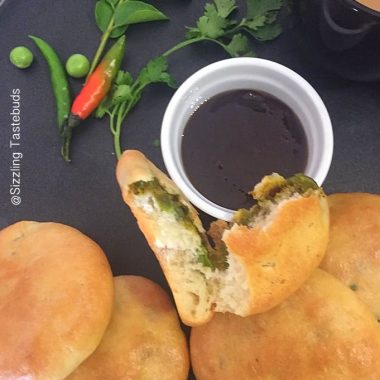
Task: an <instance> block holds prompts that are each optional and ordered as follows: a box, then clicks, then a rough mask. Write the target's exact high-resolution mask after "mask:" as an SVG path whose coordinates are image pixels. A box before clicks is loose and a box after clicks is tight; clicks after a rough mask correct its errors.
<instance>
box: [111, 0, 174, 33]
mask: <svg viewBox="0 0 380 380" xmlns="http://www.w3.org/2000/svg"><path fill="white" fill-rule="evenodd" d="M158 20H168V17H166V16H165V15H164V14H163V13H162V12H161V11H159V10H158V9H157V8H155V7H154V6H153V5H150V4H147V3H144V2H142V1H135V0H134V1H127V2H125V3H121V4H119V5H118V7H117V8H116V11H115V26H117V27H118V26H125V25H131V24H138V23H140V22H148V21H158Z"/></svg>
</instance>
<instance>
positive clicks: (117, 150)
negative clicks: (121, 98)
mask: <svg viewBox="0 0 380 380" xmlns="http://www.w3.org/2000/svg"><path fill="white" fill-rule="evenodd" d="M126 104H127V103H126V102H124V103H121V104H120V108H119V110H118V112H117V119H116V128H115V134H114V135H113V145H114V149H115V153H116V157H117V159H119V158H120V156H121V146H120V135H121V124H122V123H123V120H124V119H123V113H124V109H125V107H126ZM130 104H131V103H129V104H128V108H129V106H130Z"/></svg>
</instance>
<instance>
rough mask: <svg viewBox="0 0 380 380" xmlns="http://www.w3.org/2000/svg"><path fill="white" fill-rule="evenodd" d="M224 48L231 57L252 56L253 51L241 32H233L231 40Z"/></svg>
mask: <svg viewBox="0 0 380 380" xmlns="http://www.w3.org/2000/svg"><path fill="white" fill-rule="evenodd" d="M225 49H226V50H227V52H228V53H229V54H230V55H231V56H232V57H240V56H251V57H252V56H254V53H253V52H252V51H251V49H250V47H249V44H248V39H247V37H246V36H243V35H242V34H241V33H239V34H235V35H234V36H233V37H232V40H231V42H230V43H229V44H228V45H226V46H225Z"/></svg>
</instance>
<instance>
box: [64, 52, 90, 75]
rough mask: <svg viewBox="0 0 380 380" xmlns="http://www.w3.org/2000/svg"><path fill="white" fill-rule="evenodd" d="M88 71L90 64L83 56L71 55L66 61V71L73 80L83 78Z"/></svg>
mask: <svg viewBox="0 0 380 380" xmlns="http://www.w3.org/2000/svg"><path fill="white" fill-rule="evenodd" d="M89 70H90V62H89V61H88V59H87V57H85V56H84V55H83V54H73V55H72V56H71V57H69V59H68V60H67V61H66V71H67V73H68V74H69V75H70V76H72V77H73V78H83V77H84V76H86V75H87V73H88V71H89Z"/></svg>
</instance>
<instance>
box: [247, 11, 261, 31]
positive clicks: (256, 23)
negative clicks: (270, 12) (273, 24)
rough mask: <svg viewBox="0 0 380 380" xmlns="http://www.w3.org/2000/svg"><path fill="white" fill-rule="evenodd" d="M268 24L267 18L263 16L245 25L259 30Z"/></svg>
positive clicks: (248, 21)
mask: <svg viewBox="0 0 380 380" xmlns="http://www.w3.org/2000/svg"><path fill="white" fill-rule="evenodd" d="M265 22H266V17H265V16H263V15H261V16H256V17H255V18H253V19H251V20H247V21H245V23H244V25H245V26H246V27H247V28H249V29H252V30H257V29H258V28H260V27H261V26H264V25H265Z"/></svg>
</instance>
